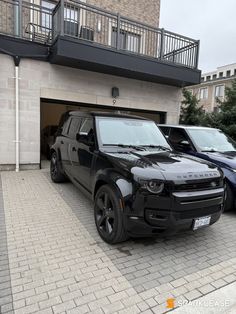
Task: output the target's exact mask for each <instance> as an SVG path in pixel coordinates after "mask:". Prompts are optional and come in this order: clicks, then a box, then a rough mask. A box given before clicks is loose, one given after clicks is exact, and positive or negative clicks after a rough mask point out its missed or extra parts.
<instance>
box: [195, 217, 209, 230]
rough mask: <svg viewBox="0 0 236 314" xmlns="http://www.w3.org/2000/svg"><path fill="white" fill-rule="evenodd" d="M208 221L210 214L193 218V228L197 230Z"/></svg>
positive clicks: (206, 224) (207, 224)
mask: <svg viewBox="0 0 236 314" xmlns="http://www.w3.org/2000/svg"><path fill="white" fill-rule="evenodd" d="M210 221H211V216H207V217H201V218H197V219H194V224H193V230H197V229H199V228H202V227H205V226H209V224H210Z"/></svg>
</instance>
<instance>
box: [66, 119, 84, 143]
mask: <svg viewBox="0 0 236 314" xmlns="http://www.w3.org/2000/svg"><path fill="white" fill-rule="evenodd" d="M80 123H81V118H72V120H71V123H70V126H69V137H70V138H72V139H75V138H76V133H78V131H79V126H80Z"/></svg>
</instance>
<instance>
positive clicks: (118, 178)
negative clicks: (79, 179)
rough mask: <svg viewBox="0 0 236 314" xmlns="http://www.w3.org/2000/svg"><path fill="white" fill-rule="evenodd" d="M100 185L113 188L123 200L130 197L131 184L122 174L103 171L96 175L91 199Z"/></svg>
mask: <svg viewBox="0 0 236 314" xmlns="http://www.w3.org/2000/svg"><path fill="white" fill-rule="evenodd" d="M102 183H103V184H104V183H105V184H109V185H112V186H113V187H115V188H116V189H117V191H118V192H119V194H120V196H121V197H122V198H123V200H126V199H128V198H129V197H131V196H132V193H133V184H132V182H131V181H129V180H128V179H127V178H125V177H124V176H123V175H122V174H120V173H118V172H117V171H114V169H105V170H101V171H99V172H98V173H97V175H96V177H95V180H94V184H93V198H94V197H95V194H96V192H97V190H98V188H99V187H100V186H101V185H102Z"/></svg>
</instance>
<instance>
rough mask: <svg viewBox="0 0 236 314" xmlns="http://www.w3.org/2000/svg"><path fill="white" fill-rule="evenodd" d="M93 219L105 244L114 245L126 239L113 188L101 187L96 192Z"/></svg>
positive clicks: (118, 199) (118, 204)
mask: <svg viewBox="0 0 236 314" xmlns="http://www.w3.org/2000/svg"><path fill="white" fill-rule="evenodd" d="M94 219H95V224H96V227H97V231H98V233H99V235H100V237H101V238H102V239H103V240H104V241H105V242H107V243H109V244H115V243H119V242H123V241H126V240H127V239H128V236H127V233H126V230H125V228H124V222H123V214H122V208H121V206H120V198H119V197H118V196H117V193H116V190H115V189H114V188H113V187H111V186H109V185H103V186H101V187H100V188H99V190H98V191H97V194H96V196H95V204H94Z"/></svg>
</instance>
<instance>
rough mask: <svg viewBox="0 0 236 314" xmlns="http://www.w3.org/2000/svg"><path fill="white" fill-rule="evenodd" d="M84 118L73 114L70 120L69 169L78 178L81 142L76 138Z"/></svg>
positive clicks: (73, 176) (72, 175)
mask: <svg viewBox="0 0 236 314" xmlns="http://www.w3.org/2000/svg"><path fill="white" fill-rule="evenodd" d="M81 121H82V118H81V117H79V116H73V117H72V119H71V122H70V126H69V131H68V137H69V143H68V156H69V164H68V171H69V174H70V176H71V177H72V178H74V179H75V178H76V172H77V167H78V166H79V165H78V151H79V143H78V141H77V139H76V134H77V133H78V132H79V128H80V125H81Z"/></svg>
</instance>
